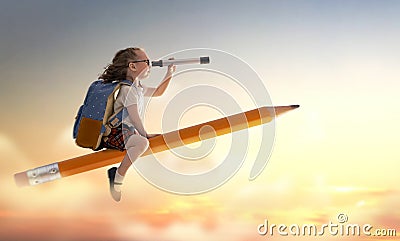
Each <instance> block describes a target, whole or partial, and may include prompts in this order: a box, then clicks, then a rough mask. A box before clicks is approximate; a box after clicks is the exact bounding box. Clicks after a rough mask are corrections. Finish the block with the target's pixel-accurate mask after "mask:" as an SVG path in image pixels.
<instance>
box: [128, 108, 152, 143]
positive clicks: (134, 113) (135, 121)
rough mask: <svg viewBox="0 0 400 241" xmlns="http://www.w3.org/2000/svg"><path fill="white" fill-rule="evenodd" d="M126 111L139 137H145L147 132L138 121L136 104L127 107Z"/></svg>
mask: <svg viewBox="0 0 400 241" xmlns="http://www.w3.org/2000/svg"><path fill="white" fill-rule="evenodd" d="M126 109H127V110H128V115H129V118H130V119H131V122H132V124H133V125H134V126H135V128H136V130H137V131H138V132H139V134H140V135H142V136H144V137H147V132H146V130H145V129H144V126H143V123H142V120H141V119H140V116H139V112H138V108H137V104H133V105H129V106H128V107H126Z"/></svg>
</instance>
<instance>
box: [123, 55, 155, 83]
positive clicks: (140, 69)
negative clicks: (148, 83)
mask: <svg viewBox="0 0 400 241" xmlns="http://www.w3.org/2000/svg"><path fill="white" fill-rule="evenodd" d="M136 55H137V60H135V61H132V62H131V63H129V66H128V71H127V77H131V78H132V79H133V80H135V79H136V78H137V79H139V80H142V79H145V78H147V77H149V74H150V59H149V57H148V56H147V54H146V53H145V52H144V51H142V50H137V51H136Z"/></svg>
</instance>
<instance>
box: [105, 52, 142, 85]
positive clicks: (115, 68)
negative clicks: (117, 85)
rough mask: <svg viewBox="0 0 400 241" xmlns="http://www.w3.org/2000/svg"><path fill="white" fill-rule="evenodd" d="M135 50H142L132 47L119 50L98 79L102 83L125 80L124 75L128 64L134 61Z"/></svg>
mask: <svg viewBox="0 0 400 241" xmlns="http://www.w3.org/2000/svg"><path fill="white" fill-rule="evenodd" d="M137 50H143V49H142V48H138V47H132V48H126V49H122V50H119V51H118V52H117V53H116V54H115V56H114V58H113V60H112V63H111V64H109V65H108V66H107V67H106V68H105V70H104V72H103V74H102V75H101V76H100V77H99V79H102V80H103V81H104V82H107V83H109V82H113V81H115V80H116V81H121V80H125V79H126V73H127V68H128V64H129V62H131V61H135V60H136V57H137V54H136V51H137Z"/></svg>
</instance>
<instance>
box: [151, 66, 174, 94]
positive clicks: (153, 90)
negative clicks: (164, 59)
mask: <svg viewBox="0 0 400 241" xmlns="http://www.w3.org/2000/svg"><path fill="white" fill-rule="evenodd" d="M175 70H176V66H175V65H169V66H168V71H167V73H166V74H165V77H164V80H163V81H162V82H161V84H160V85H159V86H158V87H157V88H151V87H147V88H146V91H145V92H144V95H145V96H150V97H153V96H154V97H156V96H161V95H163V94H164V92H165V90H166V89H167V87H168V85H169V83H170V81H171V79H172V74H173V73H174V72H175Z"/></svg>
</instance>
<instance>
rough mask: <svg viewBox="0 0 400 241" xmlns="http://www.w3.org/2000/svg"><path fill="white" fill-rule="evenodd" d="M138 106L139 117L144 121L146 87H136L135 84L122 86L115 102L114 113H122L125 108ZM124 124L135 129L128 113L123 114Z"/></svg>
mask: <svg viewBox="0 0 400 241" xmlns="http://www.w3.org/2000/svg"><path fill="white" fill-rule="evenodd" d="M134 104H137V107H138V112H139V117H140V119H141V120H142V121H143V117H144V87H143V86H141V85H139V86H136V84H135V82H134V83H133V84H132V85H131V86H129V85H122V86H121V88H120V89H119V92H118V95H117V98H116V100H115V102H114V113H117V112H118V111H121V110H122V109H123V108H124V107H128V106H130V105H134ZM122 118H123V123H124V124H126V125H128V126H130V127H134V125H133V122H132V120H131V119H130V117H129V115H128V113H127V112H126V113H123V114H122Z"/></svg>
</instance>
